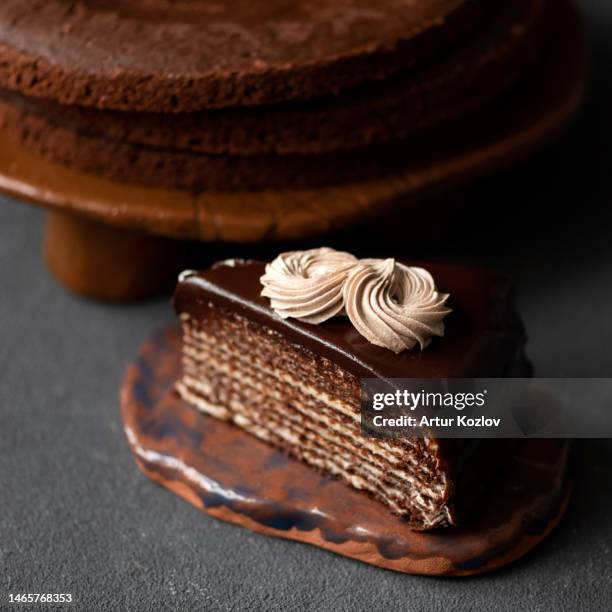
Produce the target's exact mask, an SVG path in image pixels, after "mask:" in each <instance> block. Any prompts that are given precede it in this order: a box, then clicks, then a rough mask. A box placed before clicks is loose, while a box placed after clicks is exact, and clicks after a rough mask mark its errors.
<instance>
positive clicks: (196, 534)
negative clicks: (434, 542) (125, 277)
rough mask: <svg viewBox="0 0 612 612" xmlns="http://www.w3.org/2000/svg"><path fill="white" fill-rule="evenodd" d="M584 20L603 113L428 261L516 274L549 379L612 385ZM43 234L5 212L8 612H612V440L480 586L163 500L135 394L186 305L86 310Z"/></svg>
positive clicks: (605, 158) (609, 122)
mask: <svg viewBox="0 0 612 612" xmlns="http://www.w3.org/2000/svg"><path fill="white" fill-rule="evenodd" d="M583 4H584V5H585V7H586V8H587V9H588V13H587V15H588V25H589V29H590V31H591V33H592V37H593V41H594V42H593V51H594V66H593V85H592V90H591V96H590V99H589V101H588V103H587V107H586V110H585V112H584V113H583V114H582V116H581V117H580V118H579V120H578V121H577V122H576V123H575V124H574V125H573V127H572V128H571V129H570V130H569V132H568V133H567V134H566V135H565V136H564V137H563V138H562V140H561V141H559V142H558V143H556V144H555V145H554V146H552V147H550V148H549V149H548V150H547V151H546V152H544V153H543V154H541V155H539V156H538V157H537V158H536V159H534V160H533V161H531V162H530V163H529V164H527V165H526V166H524V167H523V168H520V169H518V170H516V171H514V172H512V173H511V174H507V175H504V176H498V177H495V178H492V179H489V180H487V181H483V182H482V183H481V184H480V185H479V187H478V189H476V190H475V192H474V195H473V200H474V201H473V203H472V205H471V206H470V207H468V208H466V209H465V213H463V214H462V215H460V218H459V220H458V221H457V223H456V224H455V225H454V227H453V229H452V232H450V233H449V234H448V236H447V239H445V240H440V241H438V242H436V243H429V244H424V245H423V244H421V245H419V244H415V245H414V250H413V252H414V256H415V257H435V258H437V259H444V258H453V259H455V260H458V261H466V262H472V263H480V264H485V265H489V266H493V267H497V268H499V269H502V270H504V271H506V272H507V273H508V274H509V275H510V276H511V277H512V278H513V280H514V281H515V283H516V285H517V287H518V292H519V303H520V307H521V310H522V313H523V315H524V319H525V322H526V326H527V329H528V331H529V334H530V337H531V342H530V345H529V346H530V348H529V353H530V356H531V357H532V359H533V361H534V363H535V365H536V369H537V372H538V374H541V375H546V376H564V375H567V376H570V375H573V376H609V375H610V374H611V372H612V350H611V349H610V347H611V346H612V324H611V322H610V312H612V282H611V281H612V246H611V242H610V234H611V229H612V206H611V203H612V181H611V180H610V168H611V167H612V166H611V164H612V115H611V114H610V112H609V111H610V108H611V107H612V81H611V80H610V79H609V72H610V69H611V68H612V5H610V4H609V3H605V2H602V1H596V0H591V1H590V2H583ZM42 217H43V216H42V213H41V212H40V211H37V210H35V209H32V208H29V207H25V206H22V205H19V204H16V203H13V202H8V201H6V200H1V201H0V609H2V610H3V609H25V608H24V607H23V606H22V607H21V608H19V607H18V606H13V607H11V608H9V606H8V593H17V592H63V593H72V594H73V597H74V600H75V602H76V603H75V604H73V608H72V609H78V610H162V609H173V610H196V609H201V610H259V609H261V610H290V609H298V610H302V609H303V610H374V609H377V610H378V609H381V610H383V609H384V610H389V611H391V610H511V611H514V612H516V611H518V610H530V611H532V610H542V611H546V612H548V611H551V610H553V611H554V610H582V609H584V610H610V609H612V524H611V521H610V515H611V513H612V486H611V484H610V483H611V482H612V441H591V442H589V443H587V444H585V445H584V446H583V449H582V450H583V455H584V456H583V459H582V471H581V476H580V478H579V479H578V482H577V487H576V494H575V495H574V498H573V501H572V503H571V505H570V508H569V510H568V513H567V516H566V518H565V519H564V521H563V522H562V524H561V525H560V526H559V528H558V529H557V530H556V531H555V533H554V534H553V535H552V537H551V538H550V539H549V540H548V541H546V542H544V543H543V544H542V545H541V546H540V547H539V548H538V549H537V550H536V551H534V552H532V553H531V554H530V555H528V556H527V557H526V558H525V559H524V560H523V561H521V562H519V563H517V564H515V565H513V566H511V567H509V568H507V569H505V570H503V571H500V572H497V573H494V574H491V575H487V576H483V577H478V578H473V579H456V580H440V579H428V578H419V577H412V576H405V575H399V574H393V573H391V572H387V571H383V570H378V569H375V568H372V567H368V566H365V565H361V564H359V563H356V562H353V561H350V560H347V559H344V558H341V557H337V556H334V555H332V554H329V553H326V552H323V551H320V550H317V549H314V548H311V547H308V546H305V545H300V544H295V543H291V542H285V541H279V540H273V539H268V538H265V537H262V536H258V535H255V534H252V533H250V532H248V531H245V530H242V529H239V528H236V527H233V526H230V525H226V524H223V523H220V522H218V521H215V520H213V519H211V518H208V517H205V516H203V515H202V514H200V513H199V512H198V511H197V510H196V509H194V508H192V507H191V506H189V505H188V504H186V503H184V502H182V501H181V500H179V499H178V498H176V497H175V496H173V495H172V494H170V493H168V492H166V491H165V490H163V489H161V488H159V487H156V486H155V485H153V484H151V483H150V482H148V481H147V480H146V479H145V478H144V477H143V476H142V475H141V474H140V473H139V472H138V471H137V469H136V468H135V466H134V463H133V461H132V459H131V456H130V453H129V451H128V449H127V446H126V443H125V440H124V436H123V433H122V430H121V423H120V419H119V412H118V401H117V388H118V385H119V382H120V380H121V377H122V372H123V368H124V366H125V364H126V363H127V361H128V360H129V359H131V358H132V356H133V355H134V353H135V351H136V349H137V346H138V344H139V343H140V342H141V341H142V339H144V338H145V337H146V336H147V335H149V334H150V333H151V332H152V331H153V330H155V329H157V328H159V327H160V326H162V325H163V324H165V323H166V322H168V321H171V320H172V318H173V316H172V312H171V309H170V306H169V300H168V299H167V298H165V299H161V300H158V301H157V302H154V303H149V304H145V305H137V306H123V307H118V306H108V305H100V304H95V303H92V302H87V301H83V300H80V299H77V298H75V297H72V296H70V295H68V294H66V293H65V292H64V291H63V290H62V289H61V288H60V287H59V286H57V285H56V284H55V283H54V282H53V280H52V279H51V278H50V277H49V275H48V274H47V272H46V271H45V269H44V268H43V266H42V265H41V263H40V259H39V249H40V247H39V245H40V239H41V236H42ZM370 252H371V253H372V254H376V253H375V250H374V249H370ZM42 608H44V606H40V607H39V608H38V609H42ZM58 608H59V607H55V609H58Z"/></svg>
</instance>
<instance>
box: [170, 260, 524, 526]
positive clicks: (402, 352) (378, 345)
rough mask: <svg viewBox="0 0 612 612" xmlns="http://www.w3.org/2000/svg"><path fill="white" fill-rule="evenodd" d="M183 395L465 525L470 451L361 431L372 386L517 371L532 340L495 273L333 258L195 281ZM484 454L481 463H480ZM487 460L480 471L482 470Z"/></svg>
mask: <svg viewBox="0 0 612 612" xmlns="http://www.w3.org/2000/svg"><path fill="white" fill-rule="evenodd" d="M175 307H176V310H177V313H178V314H179V316H180V319H181V322H182V326H183V338H184V344H183V376H182V378H181V380H180V381H179V382H178V384H177V390H178V393H179V394H180V396H181V397H182V398H183V399H184V400H186V401H187V402H189V403H191V404H192V405H194V406H196V407H197V408H198V409H199V410H201V411H202V412H204V413H206V414H208V415H211V416H213V417H216V418H219V419H224V420H228V421H231V422H233V423H234V424H235V425H237V426H239V427H241V428H243V429H244V430H246V431H247V432H249V433H250V434H253V435H255V436H257V437H258V438H260V439H262V440H264V441H266V442H268V443H270V444H273V445H274V446H276V447H278V448H281V449H283V450H285V451H286V452H288V453H289V454H290V455H291V456H293V457H295V458H297V459H300V460H302V461H304V462H305V463H307V464H309V465H311V466H313V467H314V468H317V469H319V470H321V471H323V472H324V473H327V474H330V475H333V476H335V477H339V478H341V479H342V480H343V481H344V482H346V483H347V484H348V485H350V486H353V487H355V488H357V489H360V490H363V491H364V492H365V493H367V494H369V495H371V496H373V497H374V498H376V499H378V500H380V501H381V502H382V503H384V504H386V505H387V506H388V507H389V508H390V510H391V511H393V512H394V513H396V514H398V515H401V516H403V517H405V519H406V520H407V521H408V522H409V524H410V525H411V526H412V527H414V528H415V529H430V528H433V527H441V526H447V525H454V524H457V522H458V520H459V514H458V512H457V508H458V507H461V506H463V505H464V504H463V502H462V500H461V496H462V495H463V496H467V495H470V496H471V495H472V493H473V490H471V489H470V492H469V493H468V491H467V485H466V484H465V483H466V479H465V478H464V475H463V474H461V473H460V472H459V470H458V466H459V464H461V465H462V466H463V470H464V471H465V465H466V456H467V452H468V451H469V452H470V453H471V456H472V459H471V460H472V462H473V463H472V464H474V463H475V464H478V463H479V461H478V458H477V457H478V452H476V453H475V452H474V446H473V444H462V443H461V441H457V440H436V439H431V438H408V439H374V438H366V437H363V436H362V435H361V430H360V406H361V403H360V402H361V384H360V380H361V379H363V378H383V379H391V378H452V377H501V376H506V375H515V376H521V375H525V374H526V373H527V371H528V368H527V365H526V361H525V358H524V354H523V345H524V342H525V336H524V332H523V328H522V326H521V324H520V321H519V320H518V319H517V317H516V315H515V314H514V311H513V309H512V303H511V293H510V292H509V290H508V285H507V283H506V282H505V281H504V280H503V279H502V278H500V277H499V276H497V275H495V274H493V273H489V272H485V271H479V270H472V269H466V268H461V267H455V266H446V265H439V264H428V265H427V270H425V269H424V268H422V267H410V266H408V265H405V264H401V263H399V262H396V261H394V260H392V259H387V260H377V259H366V260H357V259H356V258H355V257H353V256H352V255H350V254H348V253H340V252H337V251H333V250H331V249H317V250H313V251H305V252H292V253H286V254H283V255H281V256H280V257H279V258H277V259H276V260H275V261H274V262H273V263H272V264H269V265H267V266H266V265H265V264H264V263H259V262H244V261H228V262H224V263H221V264H218V265H216V266H215V267H213V268H212V269H210V270H207V271H205V272H185V273H183V275H182V276H181V278H180V281H179V285H178V288H177V290H176V294H175ZM474 457H476V460H475V461H474ZM480 463H482V462H480Z"/></svg>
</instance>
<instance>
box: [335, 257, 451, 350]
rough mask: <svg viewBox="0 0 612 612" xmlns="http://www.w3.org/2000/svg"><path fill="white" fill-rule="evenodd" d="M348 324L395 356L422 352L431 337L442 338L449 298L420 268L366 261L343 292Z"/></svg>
mask: <svg viewBox="0 0 612 612" xmlns="http://www.w3.org/2000/svg"><path fill="white" fill-rule="evenodd" d="M343 296H344V307H345V310H346V314H347V315H348V317H349V319H350V321H351V323H352V324H353V325H354V326H355V328H356V329H357V331H358V332H359V333H360V334H361V335H362V336H364V337H365V338H366V339H367V340H368V341H369V342H371V343H372V344H375V345H377V346H382V347H385V348H387V349H389V350H391V351H393V352H394V353H399V352H401V351H403V350H406V349H411V348H413V347H414V346H415V345H416V344H418V345H419V346H420V348H421V350H422V349H424V348H425V347H426V346H427V345H428V344H429V343H430V342H431V339H432V337H433V336H443V335H444V323H443V322H442V320H443V319H444V317H445V316H446V315H447V314H449V313H450V312H451V310H450V309H449V308H448V307H446V306H445V304H446V301H447V299H448V297H449V296H448V294H446V293H438V291H437V289H436V285H435V283H434V280H433V278H432V276H431V274H429V272H427V270H424V269H423V268H413V267H408V266H405V265H403V264H400V263H397V262H396V261H395V260H394V259H384V260H383V259H364V260H361V261H360V262H359V263H358V264H357V265H356V266H354V267H353V268H352V270H351V272H350V274H349V275H348V277H347V279H346V281H345V283H344V289H343Z"/></svg>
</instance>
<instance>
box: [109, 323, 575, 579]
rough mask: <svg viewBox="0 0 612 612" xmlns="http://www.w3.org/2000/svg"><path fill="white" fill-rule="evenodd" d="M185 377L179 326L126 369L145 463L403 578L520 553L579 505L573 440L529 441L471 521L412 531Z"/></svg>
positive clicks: (125, 394)
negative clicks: (186, 392) (252, 429)
mask: <svg viewBox="0 0 612 612" xmlns="http://www.w3.org/2000/svg"><path fill="white" fill-rule="evenodd" d="M180 375H181V338H180V330H179V329H178V327H172V328H169V329H168V330H166V331H164V332H161V333H159V334H157V335H156V336H154V337H153V338H152V339H151V340H149V341H148V342H146V343H145V344H143V346H142V347H141V350H140V354H139V356H138V358H137V360H136V361H135V362H134V363H133V364H132V365H131V366H130V367H129V368H128V370H127V372H126V375H125V378H124V381H123V386H122V389H121V409H122V417H123V424H124V428H125V432H126V434H127V438H128V442H129V445H130V448H131V450H132V452H133V454H134V457H135V459H136V463H137V464H138V466H139V467H140V469H141V470H142V471H143V472H144V473H145V474H146V475H147V476H148V477H149V478H150V479H151V480H153V481H155V482H157V483H159V484H161V485H163V486H164V487H166V488H168V489H169V490H170V491H172V492H173V493H175V494H177V495H179V496H180V497H182V498H184V499H185V500H187V501H188V502H190V503H191V504H193V505H194V506H196V507H197V508H199V509H200V510H202V511H203V512H205V513H207V514H209V515H211V516H214V517H216V518H218V519H221V520H224V521H227V522H230V523H234V524H237V525H241V526H243V527H247V528H248V529H251V530H253V531H256V532H258V533H263V534H266V535H271V536H275V537H281V538H286V539H290V540H296V541H299V542H305V543H308V544H312V545H315V546H318V547H320V548H324V549H326V550H329V551H332V552H335V553H338V554H340V555H344V556H346V557H351V558H353V559H357V560H359V561H363V562H365V563H369V564H371V565H376V566H378V567H383V568H387V569H391V570H396V571H399V572H405V573H411V574H427V575H453V576H463V575H471V574H480V573H483V572H487V571H491V570H494V569H497V568H499V567H502V566H504V565H507V564H508V563H510V562H512V561H514V560H516V559H518V558H519V557H522V556H523V555H524V554H525V553H527V552H528V551H529V550H531V549H532V548H534V547H535V546H536V545H537V544H538V543H539V542H541V541H542V540H543V539H544V538H545V537H546V536H547V535H548V534H549V533H550V531H551V530H552V529H553V528H554V527H555V525H557V523H558V522H559V520H560V518H561V516H562V514H563V512H564V510H565V508H566V505H567V502H568V499H569V495H570V489H571V481H570V479H569V478H568V477H567V474H566V471H567V470H566V468H567V459H568V442H567V441H564V440H544V439H543V440H521V441H519V446H517V449H516V451H515V453H514V455H513V457H512V459H511V461H510V463H509V465H508V466H507V467H506V469H505V470H504V471H503V473H501V474H498V476H497V478H496V479H495V481H494V482H492V483H491V484H490V485H489V486H488V488H487V491H486V493H485V495H484V496H483V499H482V500H481V502H480V503H479V504H478V505H477V507H476V509H475V510H474V512H473V514H472V516H471V518H470V520H469V522H468V523H467V524H465V525H464V526H461V527H458V528H447V529H437V530H434V531H429V532H417V531H412V530H410V529H409V528H408V526H407V524H406V523H405V522H404V521H403V520H402V519H401V518H399V517H397V516H395V515H394V514H392V513H391V512H389V510H388V509H387V508H386V507H385V506H384V505H383V504H381V503H379V502H377V501H375V500H373V499H371V498H370V497H368V496H367V495H365V494H364V493H361V492H358V491H356V490H354V489H352V488H350V487H348V486H347V485H345V484H344V483H342V482H341V481H339V480H335V479H332V478H330V477H326V476H323V475H321V474H320V473H319V472H317V471H316V470H314V469H312V468H310V467H308V466H306V465H305V464H302V463H301V462H299V461H297V460H294V459H291V458H289V457H288V456H287V455H285V454H284V453H283V452H281V451H278V450H275V449H274V448H273V447H271V446H268V445H267V444H265V443H263V442H261V441H259V440H258V439H257V438H255V437H253V436H251V435H250V434H248V433H246V432H244V431H243V430H241V429H240V428H238V427H236V426H234V425H232V424H229V423H227V422H224V421H219V420H217V419H214V418H212V417H209V416H206V415H204V414H202V413H200V412H198V411H197V410H196V409H195V408H193V407H192V406H190V405H188V404H186V403H185V402H184V401H183V400H181V398H180V397H179V396H178V394H177V393H176V392H175V390H174V383H175V382H176V381H177V380H178V379H179V377H180Z"/></svg>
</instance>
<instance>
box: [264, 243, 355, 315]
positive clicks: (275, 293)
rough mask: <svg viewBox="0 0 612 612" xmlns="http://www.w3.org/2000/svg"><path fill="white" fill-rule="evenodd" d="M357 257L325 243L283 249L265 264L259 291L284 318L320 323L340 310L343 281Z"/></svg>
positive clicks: (341, 307)
mask: <svg viewBox="0 0 612 612" xmlns="http://www.w3.org/2000/svg"><path fill="white" fill-rule="evenodd" d="M357 261H358V260H357V258H356V257H354V256H353V255H351V254H350V253H344V252H342V251H335V250H334V249H330V248H327V247H322V248H319V249H311V250H308V251H291V252H288V253H282V254H281V255H279V256H278V257H277V258H276V259H275V260H274V261H273V262H272V263H269V264H267V265H266V271H265V274H264V275H263V276H262V277H261V279H260V281H261V284H262V285H263V286H264V289H263V291H262V292H261V295H263V296H265V297H269V298H270V305H271V306H272V308H273V309H274V310H275V311H276V312H277V314H278V315H279V316H280V317H282V318H283V319H287V318H289V317H293V318H295V319H298V320H300V321H303V322H305V323H313V324H318V323H322V322H323V321H326V320H327V319H329V318H331V317H333V316H335V315H337V314H339V313H340V312H341V311H342V309H343V297H342V288H343V286H344V281H345V280H346V277H347V275H348V273H349V272H350V270H351V269H352V268H353V267H354V266H355V265H356V264H357Z"/></svg>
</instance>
